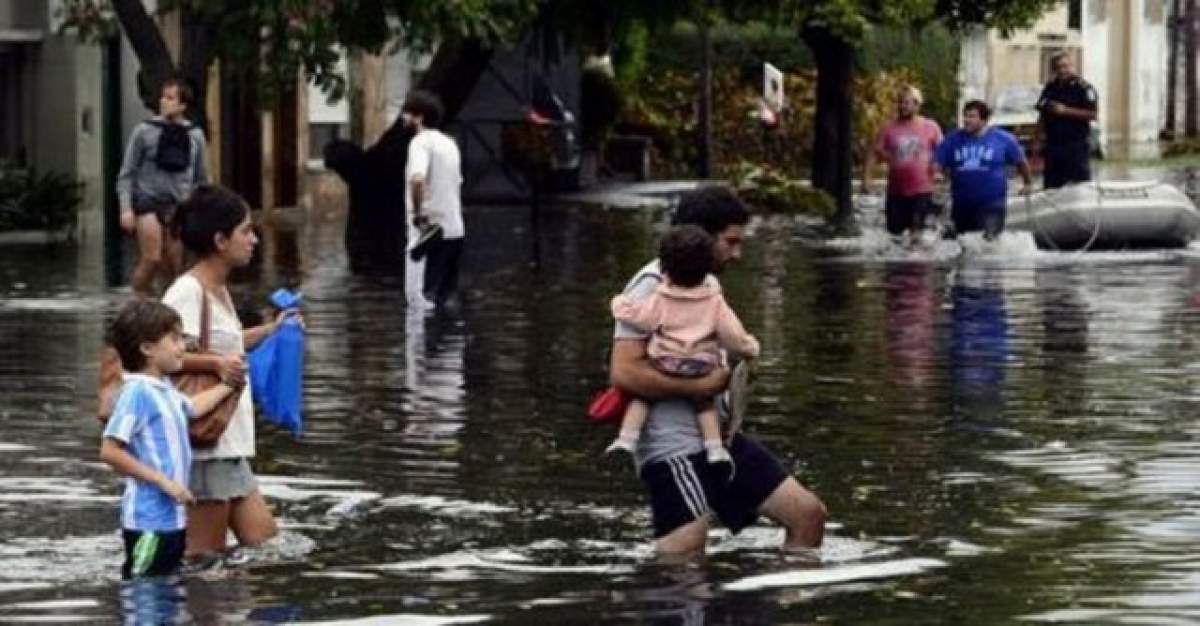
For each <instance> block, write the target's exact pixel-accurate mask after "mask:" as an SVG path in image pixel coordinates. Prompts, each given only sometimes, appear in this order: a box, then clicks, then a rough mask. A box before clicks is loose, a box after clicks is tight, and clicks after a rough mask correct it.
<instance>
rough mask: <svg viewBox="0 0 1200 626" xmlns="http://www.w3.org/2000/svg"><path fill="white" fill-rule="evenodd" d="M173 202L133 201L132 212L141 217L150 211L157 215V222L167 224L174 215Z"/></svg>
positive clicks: (175, 205) (174, 205)
mask: <svg viewBox="0 0 1200 626" xmlns="http://www.w3.org/2000/svg"><path fill="white" fill-rule="evenodd" d="M177 206H179V205H177V204H175V203H157V202H134V203H133V214H134V215H136V216H138V217H141V216H143V215H149V214H151V213H153V214H155V215H157V216H158V223H159V224H162V225H163V226H167V225H168V224H170V223H171V220H172V219H174V217H175V207H177Z"/></svg>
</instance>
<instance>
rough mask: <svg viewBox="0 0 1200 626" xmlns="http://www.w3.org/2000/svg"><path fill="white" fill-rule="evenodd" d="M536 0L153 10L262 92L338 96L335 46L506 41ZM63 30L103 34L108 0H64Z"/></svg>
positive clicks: (315, 0) (178, 1)
mask: <svg viewBox="0 0 1200 626" xmlns="http://www.w3.org/2000/svg"><path fill="white" fill-rule="evenodd" d="M539 4H540V3H539V2H538V0H454V1H452V2H450V1H445V2H442V1H438V2H411V1H410V0H160V1H159V2H158V12H159V13H160V14H162V13H168V12H171V11H175V10H181V11H183V14H184V15H185V16H186V19H188V20H191V21H192V22H193V23H195V24H199V25H201V26H202V28H203V30H205V31H207V32H209V33H211V34H212V35H213V37H212V44H213V49H211V50H209V51H208V53H209V54H210V55H211V56H210V58H209V59H208V60H211V59H214V58H220V59H222V60H223V61H224V62H225V63H226V65H227V66H228V67H232V68H240V69H242V70H247V69H248V70H250V71H255V70H257V72H258V73H259V78H260V79H262V81H261V82H260V87H261V88H262V89H263V91H264V92H265V93H268V94H269V93H270V92H271V91H272V89H275V88H278V87H281V86H283V87H287V86H290V85H291V84H292V82H293V81H294V80H295V77H296V76H298V75H300V74H301V73H303V75H304V76H305V77H306V78H307V79H308V80H309V81H310V82H312V83H313V84H315V85H317V86H319V87H321V88H323V89H324V90H325V91H326V92H327V93H329V94H330V96H331V97H332V98H333V99H338V98H340V97H342V96H343V95H344V93H345V82H344V79H343V78H342V77H341V75H340V74H339V73H338V72H337V71H336V69H337V68H336V65H337V62H338V59H339V55H338V52H337V50H338V48H339V47H344V48H348V49H351V50H355V49H357V50H365V51H368V52H371V53H380V52H383V51H384V50H385V48H386V47H387V46H388V45H390V44H394V45H397V46H403V47H405V48H407V49H409V50H411V51H413V52H415V53H421V52H427V51H429V50H431V49H432V48H433V47H434V45H435V44H436V43H437V42H438V41H443V40H447V39H455V38H465V37H472V38H477V39H479V40H482V41H484V42H500V41H510V40H513V39H514V38H515V37H516V36H517V34H519V33H520V32H521V30H522V29H523V28H524V27H525V26H526V25H528V23H529V22H530V21H531V20H532V19H533V17H534V16H535V15H536V12H537V8H538V6H539ZM63 11H64V17H65V22H64V27H63V30H65V31H69V32H75V33H77V34H78V35H79V36H81V37H82V38H84V39H85V40H88V39H96V38H102V37H106V36H109V35H110V34H111V33H112V31H111V28H110V27H106V26H105V25H106V24H107V25H109V26H111V23H112V21H113V20H112V10H111V0H66V3H65V4H64V7H63Z"/></svg>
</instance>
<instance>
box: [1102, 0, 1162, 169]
mask: <svg viewBox="0 0 1200 626" xmlns="http://www.w3.org/2000/svg"><path fill="white" fill-rule="evenodd" d="M1084 21H1085V24H1086V25H1087V27H1086V28H1085V43H1084V72H1083V75H1084V78H1086V79H1087V80H1088V81H1090V82H1091V83H1092V85H1093V86H1094V87H1095V88H1096V92H1097V93H1098V94H1099V95H1100V107H1099V109H1100V115H1099V123H1100V128H1101V134H1102V139H1103V141H1104V143H1105V146H1106V148H1107V149H1108V151H1109V152H1111V153H1113V154H1116V155H1120V156H1125V155H1133V156H1153V155H1154V154H1156V153H1157V139H1158V132H1159V130H1160V129H1161V128H1162V126H1163V121H1164V109H1165V106H1166V102H1165V97H1166V81H1167V78H1166V59H1167V27H1166V8H1165V0H1123V1H1121V2H1116V1H1113V0H1091V1H1090V2H1087V3H1086V4H1085V15H1084ZM1181 63H1182V61H1181Z"/></svg>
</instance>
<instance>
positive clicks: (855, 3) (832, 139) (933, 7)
mask: <svg viewBox="0 0 1200 626" xmlns="http://www.w3.org/2000/svg"><path fill="white" fill-rule="evenodd" d="M1058 3H1059V0H761V1H751V2H739V3H736V5H731V10H732V14H733V16H734V19H750V18H757V19H763V20H765V21H768V22H772V23H776V24H780V25H788V26H791V27H794V28H795V29H796V30H797V31H798V33H799V34H800V36H801V38H803V39H804V42H805V43H806V44H807V45H808V46H809V48H810V49H811V50H812V52H813V59H814V61H815V63H816V66H817V94H816V101H817V108H816V117H815V120H814V122H813V123H814V125H815V133H814V140H813V164H812V183H813V186H814V187H816V188H817V189H821V190H823V191H825V192H827V193H829V194H830V195H831V196H832V197H833V198H834V199H835V200H836V201H837V207H838V211H837V214H836V216H835V218H834V221H835V225H836V226H837V227H838V229H839V230H842V231H851V230H854V229H855V228H856V225H855V224H854V212H853V207H852V206H851V200H850V188H851V177H852V171H853V163H852V158H853V145H854V144H853V138H852V136H851V133H852V128H853V124H852V122H853V110H852V107H853V101H852V99H851V86H852V82H853V79H854V71H855V63H856V58H857V53H858V50H859V47H860V45H861V44H862V42H863V40H864V37H865V36H866V34H867V32H868V30H869V29H871V28H873V27H876V26H901V27H904V26H911V27H915V28H919V27H922V26H925V25H927V24H929V23H930V22H934V21H942V22H944V23H945V24H946V25H947V26H949V27H950V28H952V29H956V30H960V31H962V30H965V29H967V28H970V27H973V26H983V27H988V28H998V29H1000V30H1002V31H1006V32H1007V31H1011V30H1014V29H1017V28H1022V27H1025V26H1028V25H1030V24H1031V23H1032V22H1034V21H1035V20H1036V19H1037V18H1038V17H1039V16H1041V15H1042V14H1043V13H1045V12H1046V11H1047V10H1048V9H1050V8H1052V7H1053V6H1054V5H1056V4H1058Z"/></svg>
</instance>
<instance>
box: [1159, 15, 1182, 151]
mask: <svg viewBox="0 0 1200 626" xmlns="http://www.w3.org/2000/svg"><path fill="white" fill-rule="evenodd" d="M1181 8H1182V7H1181V6H1180V0H1172V1H1171V14H1170V16H1169V17H1168V18H1167V115H1166V118H1167V120H1166V127H1164V128H1163V133H1162V134H1163V137H1164V138H1166V139H1172V140H1173V139H1175V133H1176V132H1177V131H1178V130H1179V126H1178V125H1177V124H1176V123H1175V100H1176V99H1177V97H1178V90H1177V87H1176V85H1177V84H1178V83H1179V68H1178V67H1177V64H1178V63H1179V27H1180V26H1181V25H1182V23H1183V20H1182V19H1181V16H1180V15H1179V13H1180V9H1181Z"/></svg>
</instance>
